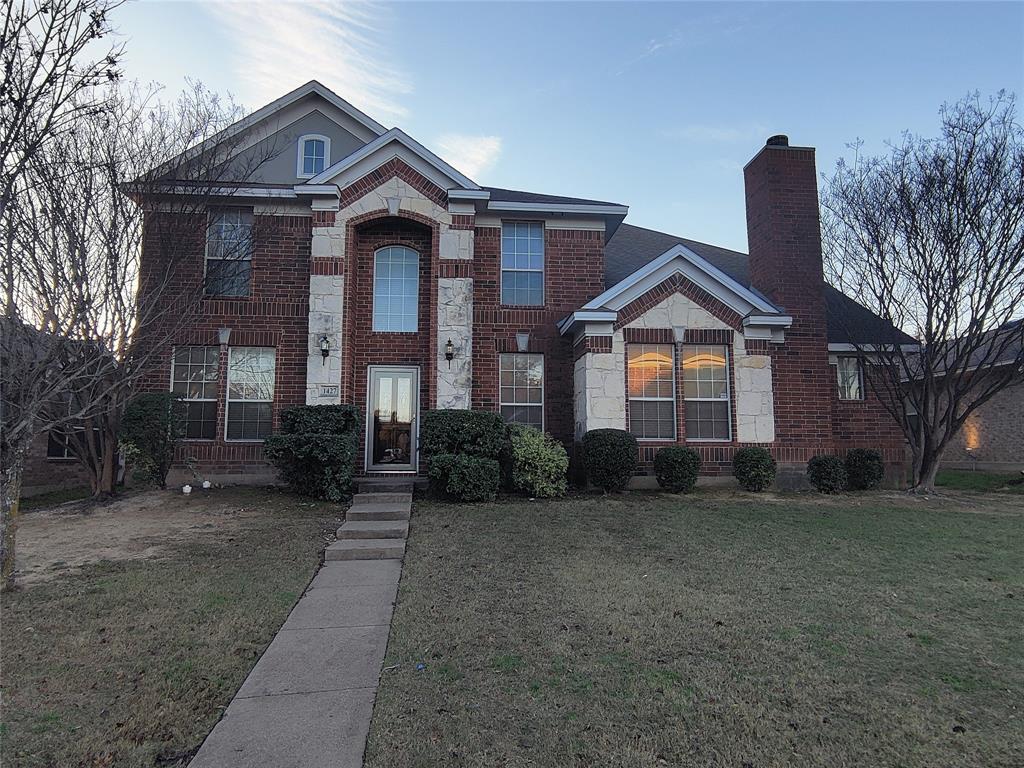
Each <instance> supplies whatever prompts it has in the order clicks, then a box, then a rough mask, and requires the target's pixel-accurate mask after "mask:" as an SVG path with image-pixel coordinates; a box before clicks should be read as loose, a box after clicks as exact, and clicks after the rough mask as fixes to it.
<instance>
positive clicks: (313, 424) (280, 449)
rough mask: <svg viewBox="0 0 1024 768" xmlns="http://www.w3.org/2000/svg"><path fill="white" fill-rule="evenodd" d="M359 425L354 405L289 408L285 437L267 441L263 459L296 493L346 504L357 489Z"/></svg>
mask: <svg viewBox="0 0 1024 768" xmlns="http://www.w3.org/2000/svg"><path fill="white" fill-rule="evenodd" d="M359 423H360V420H359V412H358V411H357V410H356V409H355V408H354V407H353V406H351V405H301V406H297V407H295V408H290V409H288V410H286V411H284V412H283V413H282V414H281V434H277V435H271V436H270V437H268V438H267V439H266V440H265V441H264V443H263V451H264V455H265V456H266V457H267V460H268V461H269V462H270V463H271V464H273V465H274V466H275V467H277V469H278V471H279V472H280V473H281V479H283V480H284V482H285V483H286V484H287V485H288V487H289V488H291V489H292V490H293V491H295V492H296V493H298V494H301V495H303V496H312V497H315V498H318V499H327V500H328V501H341V500H342V499H344V498H345V497H346V496H347V495H348V493H349V490H350V489H351V486H352V475H353V472H354V469H355V461H356V452H357V451H358V448H359Z"/></svg>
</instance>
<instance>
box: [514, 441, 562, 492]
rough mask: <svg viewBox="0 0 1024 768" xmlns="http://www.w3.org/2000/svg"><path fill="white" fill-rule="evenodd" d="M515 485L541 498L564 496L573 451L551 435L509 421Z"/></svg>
mask: <svg viewBox="0 0 1024 768" xmlns="http://www.w3.org/2000/svg"><path fill="white" fill-rule="evenodd" d="M509 444H510V453H511V465H512V472H511V480H512V488H513V489H514V490H517V491H522V492H523V493H528V494H530V495H531V496H536V497H537V498H540V499H551V498H555V497H556V496H564V495H565V492H566V491H567V490H568V482H567V480H566V472H567V471H568V469H569V454H568V453H566V452H565V447H564V446H563V445H562V444H561V443H560V442H558V441H557V440H555V438H553V437H552V436H551V435H548V434H546V433H544V432H541V431H540V430H539V429H535V428H533V427H528V426H526V425H524V424H510V425H509Z"/></svg>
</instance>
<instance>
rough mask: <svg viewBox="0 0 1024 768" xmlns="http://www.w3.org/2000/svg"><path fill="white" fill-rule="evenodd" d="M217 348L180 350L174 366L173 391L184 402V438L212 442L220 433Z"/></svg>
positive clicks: (175, 353) (218, 359)
mask: <svg viewBox="0 0 1024 768" xmlns="http://www.w3.org/2000/svg"><path fill="white" fill-rule="evenodd" d="M219 362H220V350H219V349H218V348H217V347H178V348H176V349H175V350H174V359H173V363H172V367H171V392H173V393H174V394H176V395H178V396H179V397H180V398H181V399H182V400H184V401H185V438H186V439H187V440H213V439H214V437H215V436H216V431H217V379H218V367H219Z"/></svg>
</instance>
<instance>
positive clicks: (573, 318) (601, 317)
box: [558, 309, 619, 335]
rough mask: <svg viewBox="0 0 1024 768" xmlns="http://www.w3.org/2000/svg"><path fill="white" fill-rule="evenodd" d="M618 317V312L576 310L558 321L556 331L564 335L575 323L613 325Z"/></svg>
mask: <svg viewBox="0 0 1024 768" xmlns="http://www.w3.org/2000/svg"><path fill="white" fill-rule="evenodd" d="M618 316H619V313H618V312H609V311H608V310H580V309H578V310H576V311H575V312H573V313H572V314H571V315H569V316H567V317H563V318H562V319H561V320H559V321H558V331H559V333H561V334H562V335H565V332H566V331H568V330H569V329H570V328H572V327H573V326H574V325H575V324H576V323H614V322H615V320H616V319H617V318H618ZM604 335H608V334H604Z"/></svg>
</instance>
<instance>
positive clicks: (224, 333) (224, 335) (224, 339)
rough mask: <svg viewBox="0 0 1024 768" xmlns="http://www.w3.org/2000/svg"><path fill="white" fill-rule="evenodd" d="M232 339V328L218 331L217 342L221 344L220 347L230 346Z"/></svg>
mask: <svg viewBox="0 0 1024 768" xmlns="http://www.w3.org/2000/svg"><path fill="white" fill-rule="evenodd" d="M230 339H231V329H230V328H221V329H220V330H219V331H217V341H218V342H219V343H220V345H221V346H222V347H226V346H227V345H228V341H229V340H230Z"/></svg>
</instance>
